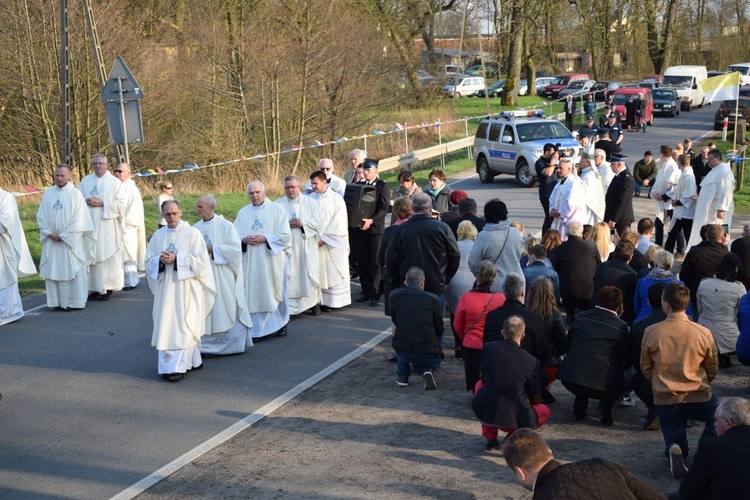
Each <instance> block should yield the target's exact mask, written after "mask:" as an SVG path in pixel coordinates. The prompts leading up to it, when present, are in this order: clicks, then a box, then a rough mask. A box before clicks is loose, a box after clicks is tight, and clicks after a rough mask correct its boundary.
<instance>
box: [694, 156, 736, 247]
mask: <svg viewBox="0 0 750 500" xmlns="http://www.w3.org/2000/svg"><path fill="white" fill-rule="evenodd" d="M719 210H722V211H724V212H726V213H725V214H724V218H723V219H719V218H718V217H716V212H717V211H719ZM733 216H734V174H733V173H732V169H731V168H730V167H729V165H728V164H727V163H720V164H719V165H717V166H716V167H714V168H712V169H711V171H710V172H709V173H708V174H706V176H705V177H704V178H703V180H702V181H701V190H700V193H698V201H697V202H696V203H695V216H694V218H693V229H692V231H691V232H690V241H689V243H688V248H686V249H685V252H687V251H688V250H689V249H690V247H691V246H694V245H697V244H698V243H700V242H701V234H700V231H701V227H702V226H704V225H705V224H728V225H729V229H732V217H733Z"/></svg>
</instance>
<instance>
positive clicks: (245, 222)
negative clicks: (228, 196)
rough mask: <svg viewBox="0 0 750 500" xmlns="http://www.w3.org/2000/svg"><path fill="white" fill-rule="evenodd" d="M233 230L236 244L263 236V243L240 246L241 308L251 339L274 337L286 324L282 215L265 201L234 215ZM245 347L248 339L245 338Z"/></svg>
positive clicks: (287, 233)
mask: <svg viewBox="0 0 750 500" xmlns="http://www.w3.org/2000/svg"><path fill="white" fill-rule="evenodd" d="M234 227H235V229H237V233H238V234H239V235H240V240H242V239H243V238H244V237H245V236H249V235H263V236H265V238H266V240H267V243H264V244H260V245H243V255H242V266H243V267H242V269H243V272H244V273H245V307H247V310H248V311H249V312H250V318H251V319H252V322H253V329H252V330H251V331H250V332H249V333H250V336H251V337H252V338H260V337H265V336H266V335H271V334H272V333H275V332H276V331H278V330H279V329H280V328H282V327H283V326H284V325H286V324H287V323H288V322H289V306H288V297H287V278H288V262H287V255H286V251H287V249H288V248H289V244H290V243H291V241H292V233H291V229H290V227H289V221H288V220H287V216H286V211H285V210H284V209H283V208H282V207H281V206H280V205H276V204H275V203H272V202H271V201H269V200H268V199H266V200H264V202H263V203H262V204H261V205H258V206H255V205H246V206H244V207H242V208H241V209H240V211H239V212H238V213H237V218H236V219H235V221H234ZM248 345H252V339H251V338H250V337H248Z"/></svg>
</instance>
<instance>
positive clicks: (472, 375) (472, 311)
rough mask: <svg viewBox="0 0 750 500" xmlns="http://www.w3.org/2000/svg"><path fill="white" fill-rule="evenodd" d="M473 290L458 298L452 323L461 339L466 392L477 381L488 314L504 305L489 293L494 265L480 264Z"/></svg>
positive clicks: (499, 295) (502, 299) (498, 295)
mask: <svg viewBox="0 0 750 500" xmlns="http://www.w3.org/2000/svg"><path fill="white" fill-rule="evenodd" d="M476 270H477V276H476V282H475V283H474V287H473V288H472V289H471V290H470V291H468V292H466V293H465V294H463V295H462V296H461V300H459V302H458V307H457V308H456V316H455V318H454V319H453V331H455V332H456V335H458V337H459V338H460V339H461V342H462V344H463V353H464V370H465V372H466V390H467V391H473V390H474V386H475V385H476V383H477V382H478V381H479V367H480V366H481V364H482V346H483V344H484V339H483V337H484V321H485V319H486V318H487V313H488V312H490V311H492V310H493V309H497V308H498V307H500V306H502V305H503V304H504V303H505V295H503V294H502V293H500V292H494V291H492V284H493V282H494V281H495V275H496V271H495V265H494V264H493V263H492V262H490V261H489V260H483V261H481V262H480V263H479V265H478V266H477V269H476Z"/></svg>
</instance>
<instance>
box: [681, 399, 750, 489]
mask: <svg viewBox="0 0 750 500" xmlns="http://www.w3.org/2000/svg"><path fill="white" fill-rule="evenodd" d="M715 415H716V434H717V435H718V437H715V438H708V439H702V440H701V441H699V442H698V451H697V452H696V453H695V459H694V460H693V465H692V467H690V469H689V470H688V472H687V475H686V476H685V478H684V479H683V480H682V482H681V483H680V497H681V498H682V499H683V500H693V499H696V500H697V499H704V498H706V499H712V500H713V499H723V498H743V497H744V496H745V495H747V491H748V486H750V481H749V480H748V478H747V463H748V460H750V401H748V400H747V399H745V398H723V399H722V400H721V402H719V406H718V407H717V408H716V414H715Z"/></svg>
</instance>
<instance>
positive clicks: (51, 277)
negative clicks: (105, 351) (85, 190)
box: [36, 182, 96, 309]
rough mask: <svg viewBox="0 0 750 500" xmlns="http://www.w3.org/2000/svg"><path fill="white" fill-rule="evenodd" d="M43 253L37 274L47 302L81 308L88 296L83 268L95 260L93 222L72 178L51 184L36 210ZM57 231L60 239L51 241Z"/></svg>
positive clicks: (48, 304) (50, 305)
mask: <svg viewBox="0 0 750 500" xmlns="http://www.w3.org/2000/svg"><path fill="white" fill-rule="evenodd" d="M36 222H37V224H38V225H39V241H41V243H42V255H41V258H40V260H39V277H40V278H44V280H45V282H44V284H45V286H46V288H47V306H48V307H62V308H64V309H65V308H73V309H83V308H84V307H86V300H87V297H88V287H87V275H86V268H87V267H88V266H89V265H90V264H91V262H93V260H94V245H95V243H96V240H95V237H94V226H93V225H92V224H91V217H89V211H88V207H87V206H86V201H85V200H84V199H83V195H82V194H81V192H80V191H78V190H77V189H76V188H75V186H73V183H72V182H68V183H67V184H66V185H65V186H64V187H62V188H59V187H57V186H52V187H51V188H48V189H47V190H46V191H45V192H44V194H43V195H42V201H41V203H40V204H39V210H38V211H37V214H36ZM51 234H56V235H58V236H59V237H60V238H62V240H63V241H61V242H54V241H52V240H51V239H50V238H49V235H51Z"/></svg>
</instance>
